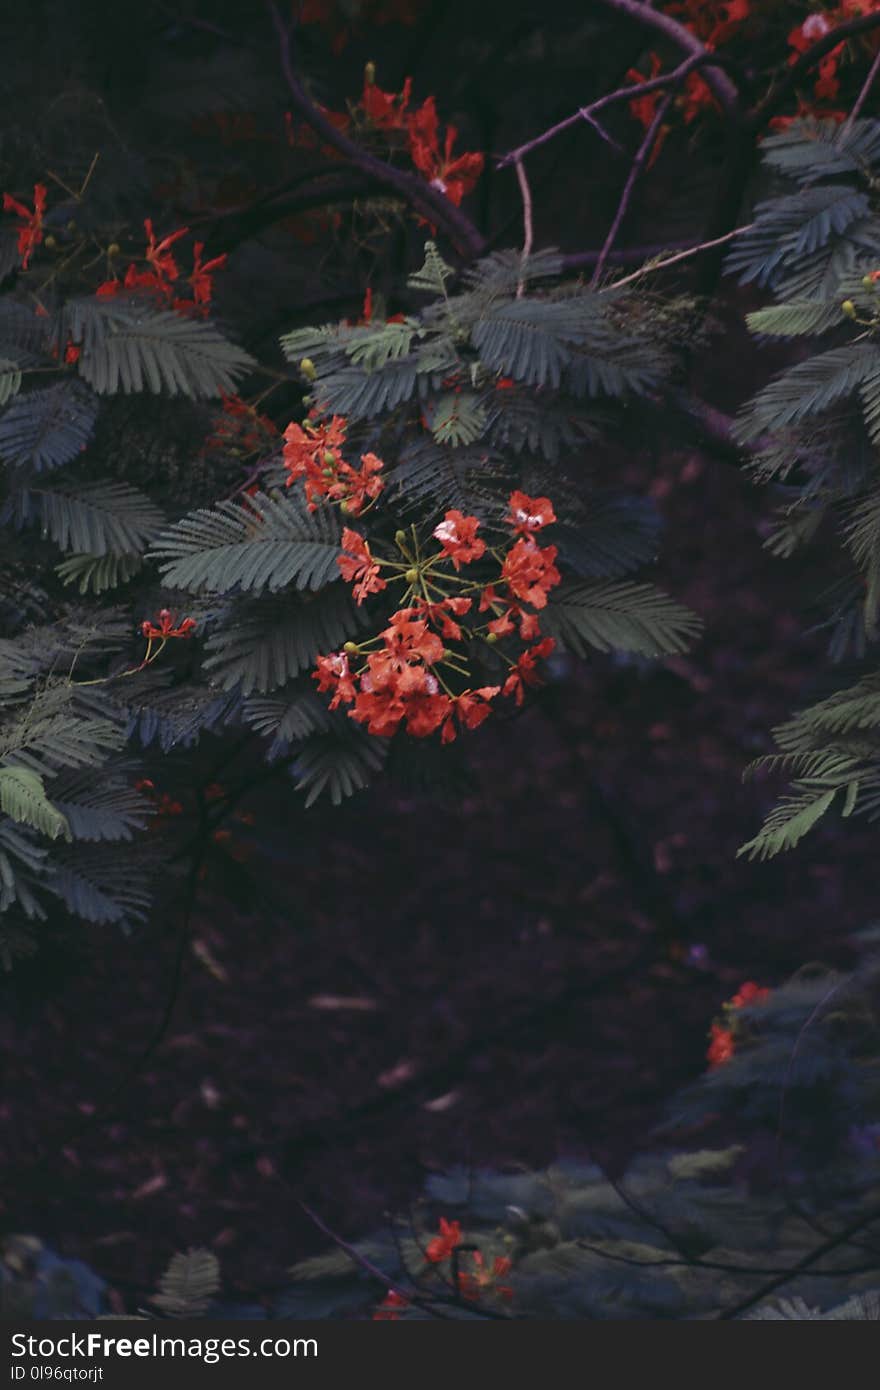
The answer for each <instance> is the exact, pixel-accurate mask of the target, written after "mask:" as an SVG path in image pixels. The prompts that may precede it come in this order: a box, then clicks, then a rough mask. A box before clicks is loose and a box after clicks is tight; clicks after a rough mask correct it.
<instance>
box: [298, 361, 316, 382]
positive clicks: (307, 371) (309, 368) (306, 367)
mask: <svg viewBox="0 0 880 1390" xmlns="http://www.w3.org/2000/svg"><path fill="white" fill-rule="evenodd" d="M299 369H300V371H301V372H302V374H303V376H304V377H305V379H306V381H314V380H315V378H316V377H317V375H318V373H317V372H316V371H315V364H314V362H313V361H312V359H311V357H304V358H303V359H302V361H301V362H300V364H299Z"/></svg>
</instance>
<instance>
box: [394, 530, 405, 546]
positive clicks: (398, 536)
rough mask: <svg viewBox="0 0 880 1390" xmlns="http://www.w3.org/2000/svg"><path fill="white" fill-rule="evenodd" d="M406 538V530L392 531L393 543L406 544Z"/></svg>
mask: <svg viewBox="0 0 880 1390" xmlns="http://www.w3.org/2000/svg"><path fill="white" fill-rule="evenodd" d="M406 539H407V538H406V532H405V531H395V532H394V544H395V545H406Z"/></svg>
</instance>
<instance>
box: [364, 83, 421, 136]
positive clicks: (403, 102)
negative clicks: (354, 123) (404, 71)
mask: <svg viewBox="0 0 880 1390" xmlns="http://www.w3.org/2000/svg"><path fill="white" fill-rule="evenodd" d="M411 93H412V78H411V77H408V78H407V79H406V81H405V82H404V84H403V91H402V92H383V91H382V90H381V88H379V87H377V86H376V84H375V82H370V81H368V80H367V78H366V77H365V78H364V93H363V97H362V99H361V105H362V106H363V108H364V113H365V115H366V116H367V117H368V118H369V119H370V120H371V121H372V123H373V125H374V126H376V127H377V128H378V129H379V130H405V129H406V127H407V123H408V120H409V118H408V116H407V115H406V108H407V107H408V106H409V99H410V95H411Z"/></svg>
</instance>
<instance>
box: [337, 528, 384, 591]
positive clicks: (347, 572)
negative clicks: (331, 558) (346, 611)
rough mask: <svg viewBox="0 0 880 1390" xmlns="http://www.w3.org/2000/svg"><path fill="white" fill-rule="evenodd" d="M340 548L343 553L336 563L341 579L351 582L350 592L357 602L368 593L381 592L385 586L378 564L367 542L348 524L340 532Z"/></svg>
mask: <svg viewBox="0 0 880 1390" xmlns="http://www.w3.org/2000/svg"><path fill="white" fill-rule="evenodd" d="M342 550H343V554H342V555H340V556H339V558H338V560H337V561H336V563H337V565H338V566H339V569H340V572H341V574H342V577H343V579H345V580H347V581H348V583H349V584H353V588H352V593H353V595H354V597H355V599H356V600H357V602H358V603H359V604H360V603H363V601H364V599H365V598H366V597H367V595H368V594H378V593H381V591H382V590H383V589H384V588H386V587H387V586H386V584H385V580H384V579H382V578H381V577H380V575H379V566H378V565H377V564H376V561H375V560H374V559H373V557H372V555H371V554H370V547H369V546H368V545H367V542H366V541H365V540H364V538H363V536H362V535H360V534H359V533H358V532H357V531H352V530H351V529H350V528H349V527H348V526H346V527H345V529H344V530H343V532H342Z"/></svg>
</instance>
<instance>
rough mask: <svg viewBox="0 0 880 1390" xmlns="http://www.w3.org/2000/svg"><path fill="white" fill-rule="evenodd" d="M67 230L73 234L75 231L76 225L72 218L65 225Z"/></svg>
mask: <svg viewBox="0 0 880 1390" xmlns="http://www.w3.org/2000/svg"><path fill="white" fill-rule="evenodd" d="M67 230H68V231H69V232H75V231H76V223H75V222H74V220H73V218H72V217H71V219H70V221H69V222H68V224H67Z"/></svg>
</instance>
